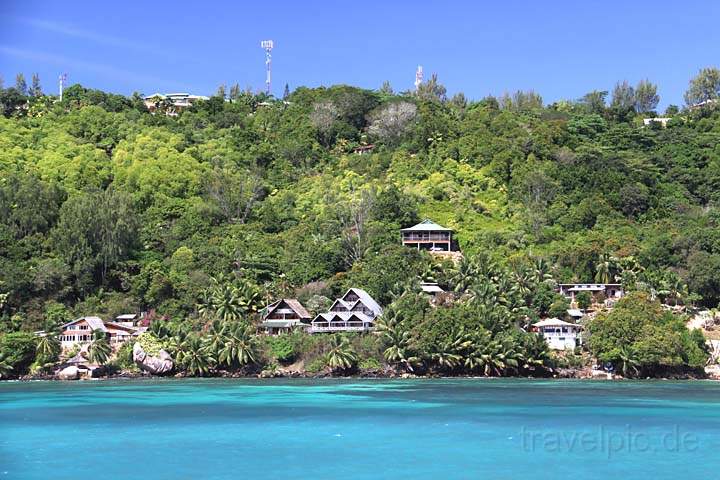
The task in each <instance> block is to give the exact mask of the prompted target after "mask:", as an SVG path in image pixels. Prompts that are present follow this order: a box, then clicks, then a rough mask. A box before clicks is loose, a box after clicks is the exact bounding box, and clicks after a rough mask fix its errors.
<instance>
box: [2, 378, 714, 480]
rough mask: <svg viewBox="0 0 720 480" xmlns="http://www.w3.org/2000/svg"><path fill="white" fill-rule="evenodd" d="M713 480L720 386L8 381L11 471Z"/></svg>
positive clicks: (54, 475) (11, 474) (36, 474)
mask: <svg viewBox="0 0 720 480" xmlns="http://www.w3.org/2000/svg"><path fill="white" fill-rule="evenodd" d="M305 478H307V479H342V480H354V479H370V478H372V479H376V478H378V479H396V478H398V479H413V480H420V479H533V480H538V479H549V478H552V479H564V478H572V479H593V478H599V479H612V480H616V479H617V480H619V479H645V478H650V479H674V480H677V479H683V480H685V479H696V478H697V479H700V478H702V479H716V478H720V383H717V382H716V383H712V382H701V381H697V382H650V381H648V382H591V381H570V380H568V381H564V380H552V381H537V380H487V379H463V380H394V381H388V380H367V381H366V380H321V381H318V380H254V379H253V380H216V379H198V380H118V381H87V382H74V383H60V382H30V383H20V382H0V480H2V479H43V480H47V479H152V480H159V479H173V480H181V479H251V480H258V479H305Z"/></svg>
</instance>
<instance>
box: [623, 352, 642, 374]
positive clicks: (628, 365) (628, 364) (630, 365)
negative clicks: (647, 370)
mask: <svg viewBox="0 0 720 480" xmlns="http://www.w3.org/2000/svg"><path fill="white" fill-rule="evenodd" d="M618 350H619V351H618V370H619V371H620V373H621V374H622V376H623V377H628V376H632V375H637V374H638V372H639V371H640V360H638V358H637V354H636V352H635V350H634V349H633V348H631V347H628V346H627V345H623V346H622V347H620V348H619V349H618Z"/></svg>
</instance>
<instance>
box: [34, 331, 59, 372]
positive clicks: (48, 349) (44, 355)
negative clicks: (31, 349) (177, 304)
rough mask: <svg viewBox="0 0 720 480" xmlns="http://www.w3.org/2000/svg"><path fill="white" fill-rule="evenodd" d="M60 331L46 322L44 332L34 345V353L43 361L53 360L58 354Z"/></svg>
mask: <svg viewBox="0 0 720 480" xmlns="http://www.w3.org/2000/svg"><path fill="white" fill-rule="evenodd" d="M59 335H60V332H59V331H58V329H57V328H56V327H55V326H54V325H50V324H47V325H46V326H45V333H43V334H42V335H41V336H40V337H39V338H38V341H37V344H36V345H35V355H36V357H37V358H38V359H41V361H42V362H43V363H50V362H54V361H55V360H56V359H57V357H58V355H60V350H61V346H60V340H58V336H59Z"/></svg>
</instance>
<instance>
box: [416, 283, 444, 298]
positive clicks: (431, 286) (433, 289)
mask: <svg viewBox="0 0 720 480" xmlns="http://www.w3.org/2000/svg"><path fill="white" fill-rule="evenodd" d="M420 289H422V291H423V293H427V294H428V295H433V296H435V295H437V294H439V293H445V290H443V289H442V287H440V285H438V284H437V283H430V282H422V283H421V284H420Z"/></svg>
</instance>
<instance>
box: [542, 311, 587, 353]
mask: <svg viewBox="0 0 720 480" xmlns="http://www.w3.org/2000/svg"><path fill="white" fill-rule="evenodd" d="M532 326H533V330H534V331H535V332H537V333H538V334H539V335H542V336H543V338H545V341H546V342H547V344H548V346H549V347H550V348H551V349H552V350H574V349H575V347H579V346H580V341H581V337H580V331H581V330H582V326H580V325H577V324H575V323H569V322H565V321H563V320H560V319H558V318H548V319H545V320H541V321H539V322H537V323H533V325H532Z"/></svg>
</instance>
